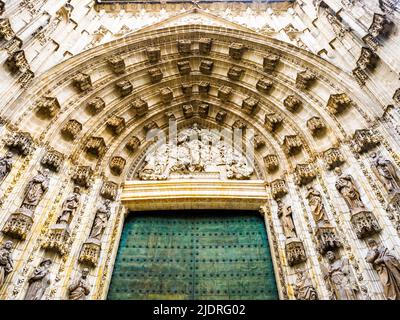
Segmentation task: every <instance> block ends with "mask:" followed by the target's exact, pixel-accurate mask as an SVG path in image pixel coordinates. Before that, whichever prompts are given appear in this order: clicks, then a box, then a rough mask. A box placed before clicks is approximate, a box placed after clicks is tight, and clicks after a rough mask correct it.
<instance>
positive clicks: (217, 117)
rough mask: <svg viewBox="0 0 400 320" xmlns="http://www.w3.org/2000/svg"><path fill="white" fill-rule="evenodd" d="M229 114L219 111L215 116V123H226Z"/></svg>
mask: <svg viewBox="0 0 400 320" xmlns="http://www.w3.org/2000/svg"><path fill="white" fill-rule="evenodd" d="M226 116H227V113H226V111H218V112H217V114H216V115H215V121H217V123H219V124H221V123H224V122H225V119H226Z"/></svg>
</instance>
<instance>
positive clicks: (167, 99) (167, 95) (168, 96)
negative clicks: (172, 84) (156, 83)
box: [160, 87, 174, 104]
mask: <svg viewBox="0 0 400 320" xmlns="http://www.w3.org/2000/svg"><path fill="white" fill-rule="evenodd" d="M160 96H161V100H162V102H163V103H165V104H169V103H171V101H172V100H173V99H174V93H173V92H172V90H171V89H170V88H168V87H166V88H162V89H161V90H160Z"/></svg>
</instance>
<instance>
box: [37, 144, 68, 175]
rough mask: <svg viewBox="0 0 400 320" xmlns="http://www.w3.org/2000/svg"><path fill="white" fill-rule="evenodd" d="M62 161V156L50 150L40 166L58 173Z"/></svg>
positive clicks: (63, 156) (63, 157)
mask: <svg viewBox="0 0 400 320" xmlns="http://www.w3.org/2000/svg"><path fill="white" fill-rule="evenodd" d="M64 159H65V155H64V154H62V153H61V152H58V151H57V150H54V149H50V150H48V151H47V152H46V154H45V155H44V157H43V158H42V160H41V161H40V163H41V165H42V166H44V167H46V168H49V169H50V170H52V171H55V172H59V171H60V169H61V166H62V164H63V162H64Z"/></svg>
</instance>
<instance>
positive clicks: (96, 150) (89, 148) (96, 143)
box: [85, 136, 106, 158]
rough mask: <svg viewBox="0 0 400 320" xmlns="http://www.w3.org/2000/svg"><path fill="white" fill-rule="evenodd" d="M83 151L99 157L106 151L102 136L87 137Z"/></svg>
mask: <svg viewBox="0 0 400 320" xmlns="http://www.w3.org/2000/svg"><path fill="white" fill-rule="evenodd" d="M85 151H86V152H87V153H89V154H91V155H94V156H95V157H98V158H100V157H101V156H102V155H103V154H104V152H105V151H106V142H105V141H104V138H103V137H95V136H92V137H89V139H88V140H87V142H86V145H85Z"/></svg>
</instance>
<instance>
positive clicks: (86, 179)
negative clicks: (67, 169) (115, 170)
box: [71, 166, 93, 188]
mask: <svg viewBox="0 0 400 320" xmlns="http://www.w3.org/2000/svg"><path fill="white" fill-rule="evenodd" d="M92 175H93V170H92V168H91V167H89V166H78V167H77V168H76V170H75V172H74V174H73V176H72V178H71V179H72V181H73V182H74V183H75V184H76V185H78V186H81V187H83V188H88V187H89V186H90V183H91V179H92Z"/></svg>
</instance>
